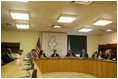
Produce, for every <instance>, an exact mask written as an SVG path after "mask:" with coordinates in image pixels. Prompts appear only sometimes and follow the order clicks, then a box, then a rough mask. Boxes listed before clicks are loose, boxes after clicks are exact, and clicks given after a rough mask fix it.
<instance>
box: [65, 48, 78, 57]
mask: <svg viewBox="0 0 118 79" xmlns="http://www.w3.org/2000/svg"><path fill="white" fill-rule="evenodd" d="M66 57H76V55H75V54H74V53H72V51H71V50H69V53H67V55H66Z"/></svg>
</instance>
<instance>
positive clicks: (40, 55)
mask: <svg viewBox="0 0 118 79" xmlns="http://www.w3.org/2000/svg"><path fill="white" fill-rule="evenodd" d="M38 56H39V58H45V57H47V56H46V55H45V53H44V50H41V51H40V53H39V55H38Z"/></svg>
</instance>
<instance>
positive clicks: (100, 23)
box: [93, 20, 112, 26]
mask: <svg viewBox="0 0 118 79" xmlns="http://www.w3.org/2000/svg"><path fill="white" fill-rule="evenodd" d="M110 23H112V21H109V20H98V21H96V22H94V23H93V25H97V26H105V25H108V24H110Z"/></svg>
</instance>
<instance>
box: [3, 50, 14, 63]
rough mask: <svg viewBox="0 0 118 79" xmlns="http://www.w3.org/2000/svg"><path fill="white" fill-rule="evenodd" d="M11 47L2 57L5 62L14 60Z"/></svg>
mask: <svg viewBox="0 0 118 79" xmlns="http://www.w3.org/2000/svg"><path fill="white" fill-rule="evenodd" d="M11 52H12V51H11V49H7V51H6V52H4V55H3V57H2V59H3V63H9V62H11V61H13V60H14V58H13V57H12V56H11Z"/></svg>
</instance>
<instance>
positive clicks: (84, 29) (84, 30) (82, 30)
mask: <svg viewBox="0 0 118 79" xmlns="http://www.w3.org/2000/svg"><path fill="white" fill-rule="evenodd" d="M78 31H79V32H89V31H92V29H86V28H83V29H80V30H78Z"/></svg>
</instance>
